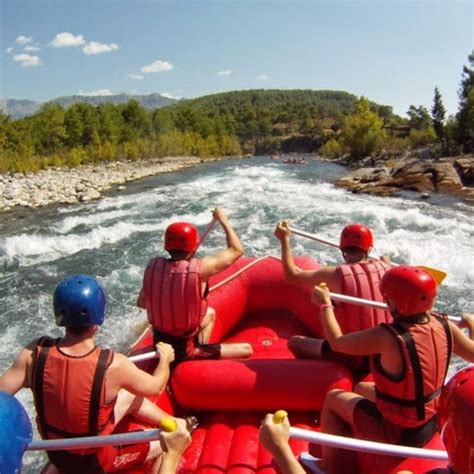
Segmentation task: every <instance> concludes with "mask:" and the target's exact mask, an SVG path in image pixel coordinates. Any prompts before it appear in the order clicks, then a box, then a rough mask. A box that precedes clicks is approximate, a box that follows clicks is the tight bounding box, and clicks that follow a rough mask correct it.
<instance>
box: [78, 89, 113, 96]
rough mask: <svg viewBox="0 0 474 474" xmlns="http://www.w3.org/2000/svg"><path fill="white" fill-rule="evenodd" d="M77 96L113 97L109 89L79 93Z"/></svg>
mask: <svg viewBox="0 0 474 474" xmlns="http://www.w3.org/2000/svg"><path fill="white" fill-rule="evenodd" d="M77 95H84V96H88V97H97V96H107V95H113V94H112V92H111V91H110V90H109V89H98V90H96V91H79V92H78V93H77Z"/></svg>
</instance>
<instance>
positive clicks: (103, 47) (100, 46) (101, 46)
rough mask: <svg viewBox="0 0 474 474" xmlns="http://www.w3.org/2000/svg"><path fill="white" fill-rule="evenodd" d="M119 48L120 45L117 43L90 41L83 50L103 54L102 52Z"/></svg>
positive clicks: (85, 52)
mask: <svg viewBox="0 0 474 474" xmlns="http://www.w3.org/2000/svg"><path fill="white" fill-rule="evenodd" d="M116 49H118V45H116V44H115V43H110V44H105V43H98V42H97V41H91V42H89V43H88V44H87V45H86V46H84V48H82V51H84V54H102V53H110V52H112V51H114V50H116Z"/></svg>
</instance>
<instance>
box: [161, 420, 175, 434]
mask: <svg viewBox="0 0 474 474" xmlns="http://www.w3.org/2000/svg"><path fill="white" fill-rule="evenodd" d="M160 424H161V429H162V430H163V431H166V432H167V433H171V432H172V431H176V428H177V426H176V421H174V420H173V418H163V419H162V420H161V422H160Z"/></svg>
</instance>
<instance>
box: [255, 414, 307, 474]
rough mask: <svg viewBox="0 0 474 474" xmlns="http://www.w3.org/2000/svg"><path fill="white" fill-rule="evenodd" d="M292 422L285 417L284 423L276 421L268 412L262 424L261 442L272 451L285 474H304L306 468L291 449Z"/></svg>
mask: <svg viewBox="0 0 474 474" xmlns="http://www.w3.org/2000/svg"><path fill="white" fill-rule="evenodd" d="M289 432H290V423H289V421H288V418H287V417H285V419H284V420H283V423H278V424H277V423H274V422H273V415H272V414H271V413H268V414H267V415H266V416H265V418H264V419H263V421H262V424H261V426H260V435H259V439H260V442H261V443H262V444H263V446H265V448H266V449H268V451H270V452H271V453H272V455H273V458H274V459H275V461H276V463H277V464H278V467H279V468H280V470H281V472H282V473H283V474H304V473H305V470H304V469H303V467H302V466H301V464H300V463H299V462H298V460H297V459H296V457H295V455H294V454H293V451H291V448H290V445H289V443H288V441H289V437H290V435H289Z"/></svg>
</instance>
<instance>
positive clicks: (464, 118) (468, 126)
mask: <svg viewBox="0 0 474 474" xmlns="http://www.w3.org/2000/svg"><path fill="white" fill-rule="evenodd" d="M468 61H469V64H468V65H467V66H464V67H463V72H462V79H461V86H460V89H459V92H458V95H459V111H458V115H457V119H458V133H459V143H460V144H461V145H462V146H463V148H464V151H466V152H470V151H473V150H474V97H473V91H474V50H473V51H472V52H471V54H470V55H469V56H468Z"/></svg>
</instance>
